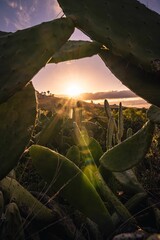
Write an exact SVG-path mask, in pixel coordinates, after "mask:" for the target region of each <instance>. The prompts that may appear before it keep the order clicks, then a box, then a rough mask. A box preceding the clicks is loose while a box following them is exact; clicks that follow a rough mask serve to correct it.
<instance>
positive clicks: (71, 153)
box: [66, 145, 80, 166]
mask: <svg viewBox="0 0 160 240" xmlns="http://www.w3.org/2000/svg"><path fill="white" fill-rule="evenodd" d="M66 158H68V159H69V160H71V161H72V162H73V163H75V164H76V165H77V166H79V165H80V151H79V148H78V147H77V146H75V145H73V146H72V147H70V148H69V150H68V151H67V154H66Z"/></svg>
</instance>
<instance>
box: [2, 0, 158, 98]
mask: <svg viewBox="0 0 160 240" xmlns="http://www.w3.org/2000/svg"><path fill="white" fill-rule="evenodd" d="M131 1H132V0H131ZM140 2H142V3H144V4H145V5H146V6H147V7H149V8H151V9H152V10H154V11H157V12H159V13H160V0H140ZM62 15H63V12H62V10H61V8H60V7H59V5H58V3H57V1H56V0H45V1H44V0H0V31H6V32H15V31H17V30H20V29H25V28H28V27H31V26H34V25H37V24H40V23H42V22H46V21H50V20H52V19H55V18H59V17H61V16H62ZM71 39H74V40H89V38H88V37H87V36H85V35H84V34H83V33H81V32H80V31H79V30H76V31H75V32H74V34H73V35H72V36H71ZM32 81H33V84H34V86H35V89H36V90H38V91H39V92H44V91H50V92H51V93H53V94H58V95H60V94H66V93H69V92H70V91H75V92H76V91H77V89H78V90H79V91H80V92H105V91H115V90H117V91H121V90H127V88H126V87H125V86H124V85H123V84H122V83H121V82H120V81H119V80H118V79H117V78H115V77H114V75H113V74H112V73H111V72H110V71H109V70H108V69H107V67H106V66H105V64H104V63H103V61H102V60H101V59H100V58H99V57H98V56H93V57H91V58H84V59H80V60H73V61H68V62H64V63H58V64H48V65H46V66H45V67H44V68H43V69H41V70H40V71H39V72H38V73H37V75H36V76H35V77H34V78H33V79H32Z"/></svg>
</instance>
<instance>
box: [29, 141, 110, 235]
mask: <svg viewBox="0 0 160 240" xmlns="http://www.w3.org/2000/svg"><path fill="white" fill-rule="evenodd" d="M29 152H30V156H31V158H32V161H33V164H34V166H35V167H36V169H37V170H38V172H39V173H40V175H41V176H42V177H43V178H44V180H45V181H47V183H48V184H49V185H50V191H51V190H53V192H55V191H57V192H59V193H61V195H62V196H63V197H64V198H66V199H67V200H68V202H69V203H70V204H72V205H73V206H74V207H75V208H77V209H78V210H80V211H81V212H83V213H84V214H85V215H86V216H88V217H89V218H90V219H91V220H93V221H94V222H96V223H97V224H98V225H99V227H100V228H102V229H103V230H104V231H108V232H110V230H111V229H112V227H113V226H112V221H111V218H110V215H109V213H108V211H107V209H106V207H105V205H104V203H103V201H102V200H101V198H100V196H99V195H98V193H97V192H96V190H95V188H94V187H93V185H92V184H91V182H90V181H89V179H88V178H87V176H86V175H85V174H83V172H82V171H81V170H80V169H79V168H78V167H77V166H76V165H75V164H74V163H73V162H71V161H70V160H69V159H67V158H66V157H64V156H63V155H60V154H59V153H57V152H54V151H52V150H50V149H49V148H46V147H42V146H39V145H32V146H31V147H30V149H29ZM104 227H106V228H107V230H106V229H105V228H104Z"/></svg>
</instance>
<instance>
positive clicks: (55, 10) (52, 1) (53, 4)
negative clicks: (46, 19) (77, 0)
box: [47, 0, 62, 17]
mask: <svg viewBox="0 0 160 240" xmlns="http://www.w3.org/2000/svg"><path fill="white" fill-rule="evenodd" d="M47 11H48V12H50V13H51V15H54V17H57V16H58V15H59V14H60V13H62V9H61V8H60V6H59V4H58V2H57V0H48V1H47Z"/></svg>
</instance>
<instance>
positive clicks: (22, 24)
mask: <svg viewBox="0 0 160 240" xmlns="http://www.w3.org/2000/svg"><path fill="white" fill-rule="evenodd" d="M38 2H39V1H38V0H33V1H32V4H31V5H27V3H26V2H25V1H24V2H22V1H19V3H18V4H17V7H16V20H15V22H14V26H15V28H16V29H17V30H18V29H24V28H27V27H31V26H32V14H33V13H34V12H35V11H36V9H37V5H38Z"/></svg>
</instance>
